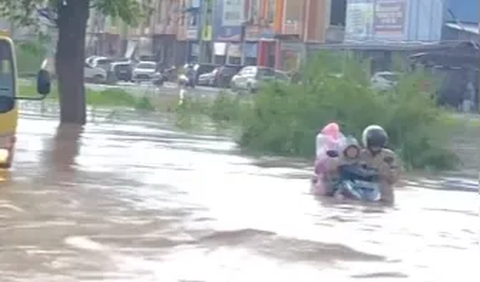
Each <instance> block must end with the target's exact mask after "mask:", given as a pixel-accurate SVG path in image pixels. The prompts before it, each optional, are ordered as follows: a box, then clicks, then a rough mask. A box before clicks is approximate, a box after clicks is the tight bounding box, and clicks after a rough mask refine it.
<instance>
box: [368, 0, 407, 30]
mask: <svg viewBox="0 0 480 282" xmlns="http://www.w3.org/2000/svg"><path fill="white" fill-rule="evenodd" d="M405 11H406V0H376V1H375V9H374V12H373V15H374V16H373V33H374V34H375V35H376V36H388V37H395V36H400V37H402V36H403V35H404V33H405Z"/></svg>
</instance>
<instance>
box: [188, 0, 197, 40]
mask: <svg viewBox="0 0 480 282" xmlns="http://www.w3.org/2000/svg"><path fill="white" fill-rule="evenodd" d="M187 7H188V8H189V9H191V11H190V12H189V13H188V14H187V19H188V26H187V39H188V40H197V39H198V31H199V26H200V13H199V12H200V0H189V1H188V2H187Z"/></svg>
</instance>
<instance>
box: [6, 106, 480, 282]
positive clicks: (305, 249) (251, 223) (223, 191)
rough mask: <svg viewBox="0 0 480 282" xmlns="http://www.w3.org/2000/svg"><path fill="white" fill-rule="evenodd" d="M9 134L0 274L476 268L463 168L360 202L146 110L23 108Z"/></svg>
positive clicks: (420, 275)
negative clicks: (318, 189) (11, 152)
mask: <svg viewBox="0 0 480 282" xmlns="http://www.w3.org/2000/svg"><path fill="white" fill-rule="evenodd" d="M130 120H133V119H130ZM18 140H19V143H18V148H17V154H16V164H15V168H14V169H13V170H12V171H11V173H10V172H5V171H3V172H2V174H1V177H2V180H3V182H2V183H0V216H1V223H0V224H1V228H0V248H1V250H0V277H1V281H2V282H10V281H12V282H13V281H41V282H43V281H45V282H54V281H61V282H69V281H112V282H113V281H115V282H122V281H138V282H143V281H161V282H174V281H184V282H186V281H189V282H200V281H208V282H236V281H239V282H240V281H242V282H243V281H249V282H256V281H259V282H260V281H261V282H265V281H276V282H280V281H285V282H287V281H289V282H291V281H306V282H308V281H320V280H322V281H336V282H339V281H382V282H383V281H422V282H423V281H425V282H428V281H432V282H440V281H462V282H463V281H477V280H478V279H476V278H475V277H478V271H479V270H478V265H479V262H480V260H479V257H478V254H479V250H478V239H479V237H478V227H479V219H478V211H479V205H478V195H477V193H476V192H475V187H474V186H475V184H472V183H475V180H474V179H473V180H468V179H443V180H441V179H440V178H439V179H433V180H432V179H430V180H427V179H423V180H422V179H420V180H418V181H411V182H407V184H409V185H406V186H405V187H402V188H399V189H398V192H397V201H398V203H397V205H396V206H395V207H393V208H386V207H380V206H361V205H355V204H351V203H334V202H331V201H326V200H319V199H315V198H314V197H312V195H310V194H309V193H308V190H309V181H308V179H309V172H308V170H306V169H304V168H303V166H302V165H298V164H294V163H289V162H285V161H279V160H275V159H263V160H259V159H254V158H250V157H246V156H242V155H241V154H240V152H239V151H238V150H237V149H236V148H235V146H234V144H233V143H232V142H231V141H230V140H228V139H225V138H220V137H215V136H206V135H202V136H200V135H192V134H187V133H181V132H178V131H175V130H173V129H172V128H169V127H168V126H166V125H165V124H163V125H162V123H159V122H158V121H155V120H152V121H150V122H148V121H145V122H143V123H135V122H133V121H129V122H127V121H123V122H117V123H109V122H107V123H97V124H91V125H89V126H87V127H85V128H84V129H81V128H75V127H60V128H57V122H56V120H55V119H51V118H42V117H39V116H35V115H30V116H24V117H23V118H22V120H21V123H20V127H19V135H18ZM449 185H453V186H452V187H450V186H449ZM476 267H477V268H476ZM459 277H464V278H459ZM459 279H460V280H459Z"/></svg>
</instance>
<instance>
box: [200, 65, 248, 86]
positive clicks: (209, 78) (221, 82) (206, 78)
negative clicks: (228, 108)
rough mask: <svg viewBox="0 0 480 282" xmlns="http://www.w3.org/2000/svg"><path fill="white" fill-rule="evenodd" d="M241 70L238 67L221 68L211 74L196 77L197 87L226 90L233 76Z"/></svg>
mask: <svg viewBox="0 0 480 282" xmlns="http://www.w3.org/2000/svg"><path fill="white" fill-rule="evenodd" d="M240 69H241V67H240V66H229V65H227V66H221V67H217V68H215V69H214V70H212V71H211V72H208V73H204V74H202V75H200V76H199V77H198V84H199V85H206V86H212V87H221V88H227V87H229V86H230V81H231V80H232V78H233V76H235V74H237V73H238V71H239V70H240Z"/></svg>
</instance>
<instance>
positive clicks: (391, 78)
mask: <svg viewBox="0 0 480 282" xmlns="http://www.w3.org/2000/svg"><path fill="white" fill-rule="evenodd" d="M399 77H400V74H399V73H396V72H389V71H382V72H377V73H375V74H374V75H373V76H372V78H371V80H370V82H371V83H372V88H373V89H374V90H375V91H379V92H382V91H389V90H391V89H393V88H394V87H395V86H396V85H397V83H398V79H399Z"/></svg>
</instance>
